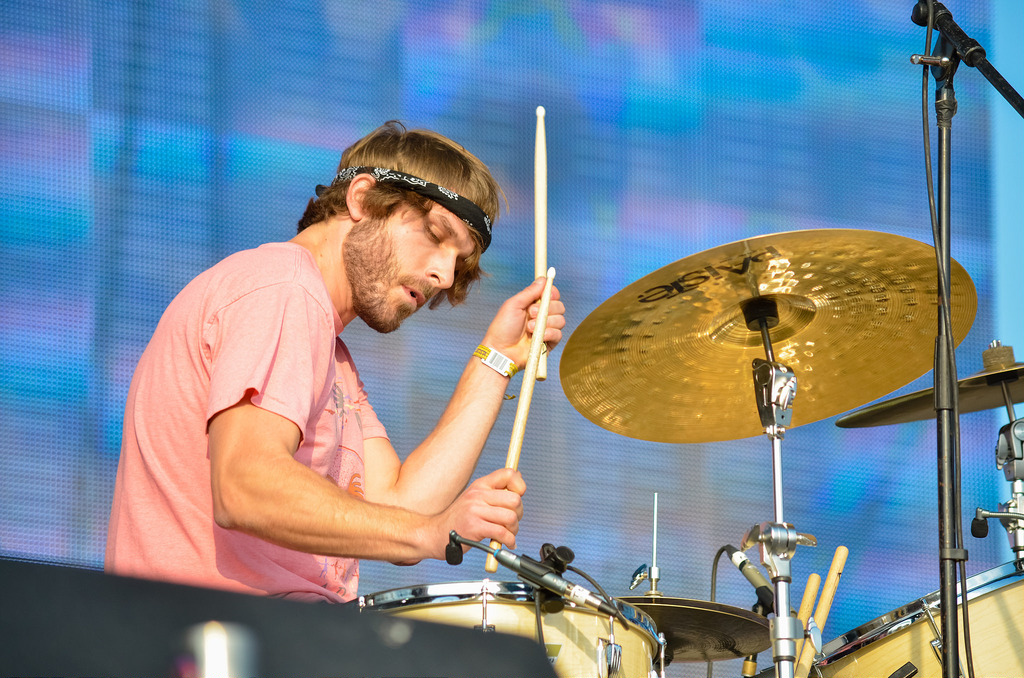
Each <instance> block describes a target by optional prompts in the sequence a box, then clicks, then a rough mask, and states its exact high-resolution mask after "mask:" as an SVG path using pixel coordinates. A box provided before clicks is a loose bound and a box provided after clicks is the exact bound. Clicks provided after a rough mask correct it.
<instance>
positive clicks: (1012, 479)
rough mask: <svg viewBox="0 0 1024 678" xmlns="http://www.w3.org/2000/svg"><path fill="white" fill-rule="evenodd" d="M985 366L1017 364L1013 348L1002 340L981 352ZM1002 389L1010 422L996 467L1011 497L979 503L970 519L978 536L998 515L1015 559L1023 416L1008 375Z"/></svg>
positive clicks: (1022, 502) (1022, 528)
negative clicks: (986, 505)
mask: <svg viewBox="0 0 1024 678" xmlns="http://www.w3.org/2000/svg"><path fill="white" fill-rule="evenodd" d="M982 360H983V361H984V363H985V369H986V370H987V369H998V368H999V367H1009V366H1010V365H1013V364H1014V360H1013V348H1012V347H1010V346H1003V345H1002V344H1001V343H1000V342H999V341H993V342H992V344H991V345H990V346H989V347H988V348H987V349H986V350H985V351H984V353H983V354H982ZM999 386H1000V388H1002V391H1003V403H1004V404H1005V405H1006V413H1007V414H1008V415H1009V417H1010V423H1009V424H1006V425H1004V426H1003V427H1002V428H1001V429H999V440H998V441H997V442H996V468H998V469H1001V470H1002V472H1003V476H1004V477H1005V478H1006V480H1007V481H1008V482H1009V483H1010V501H1008V502H1006V503H1005V504H1002V503H1001V504H999V510H998V511H986V510H985V509H983V508H981V507H979V508H978V509H977V512H976V514H975V517H974V520H973V521H972V522H971V534H972V535H974V536H975V537H978V538H983V537H986V536H988V523H987V522H985V521H986V519H988V518H998V519H999V522H1001V523H1002V524H1003V528H1004V529H1005V530H1006V534H1007V536H1008V537H1009V539H1010V550H1012V551H1013V554H1014V559H1015V560H1024V419H1017V415H1016V413H1015V412H1014V410H1013V397H1012V396H1011V395H1010V387H1009V384H1008V382H1007V380H1006V379H1003V380H1001V381H1000V382H999Z"/></svg>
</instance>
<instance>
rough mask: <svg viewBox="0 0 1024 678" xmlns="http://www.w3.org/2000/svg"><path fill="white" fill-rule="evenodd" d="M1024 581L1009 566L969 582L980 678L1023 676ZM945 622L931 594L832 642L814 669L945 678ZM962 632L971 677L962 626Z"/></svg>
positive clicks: (832, 674)
mask: <svg viewBox="0 0 1024 678" xmlns="http://www.w3.org/2000/svg"><path fill="white" fill-rule="evenodd" d="M1022 575H1024V566H1022V564H1021V563H1009V564H1007V565H1002V566H1000V567H997V568H994V569H992V570H988V571H987V572H982V573H981V574H977V575H975V576H973V577H969V578H968V579H967V600H968V601H969V602H970V608H969V610H968V612H969V613H970V623H971V648H972V650H973V658H974V670H975V673H976V675H979V676H1024V641H1022V639H1024V576H1022ZM941 619H942V617H941V615H940V613H939V593H938V592H935V593H931V594H929V595H927V596H925V597H924V598H921V599H920V600H917V601H914V602H913V603H910V604H908V605H905V606H904V607H901V608H898V609H896V610H893V611H892V612H889V613H888V614H885V615H882V616H881V617H879V618H878V619H875V620H874V621H871V622H868V623H867V624H864V625H863V626H860V627H858V628H856V629H854V630H853V631H850V632H849V633H845V634H843V635H842V636H840V637H838V638H836V639H835V640H833V641H831V642H829V643H828V644H826V645H825V647H824V648H823V652H824V654H825V658H824V659H822V660H820V661H819V662H818V663H817V664H815V666H816V667H817V668H818V670H819V671H820V672H821V675H822V676H823V677H824V678H857V677H859V676H889V675H892V674H893V673H894V672H895V671H896V670H897V669H899V668H900V667H902V666H903V665H904V664H906V663H907V662H910V663H911V664H913V665H914V666H915V667H916V668H917V670H918V673H917V676H918V678H927V677H928V676H941V675H942V647H941V645H942V643H941V638H942V632H941V628H942V627H941V623H942V621H941ZM958 628H959V629H960V662H961V666H962V668H963V673H964V674H965V675H966V661H967V659H966V657H967V655H966V649H965V648H964V639H963V623H962V622H961V623H960V624H958ZM811 675H815V673H814V672H813V671H812V672H811Z"/></svg>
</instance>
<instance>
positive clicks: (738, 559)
mask: <svg viewBox="0 0 1024 678" xmlns="http://www.w3.org/2000/svg"><path fill="white" fill-rule="evenodd" d="M725 552H726V553H728V554H729V560H731V561H732V564H733V565H735V566H736V569H738V570H739V571H740V574H742V575H743V576H744V577H746V578H747V581H749V582H750V583H751V584H752V585H753V587H754V590H755V591H756V592H757V602H758V603H760V605H761V607H763V608H764V609H765V614H771V612H772V611H773V610H774V609H775V593H774V592H773V591H772V585H771V583H770V582H769V581H768V579H767V578H766V577H765V576H764V575H763V574H761V570H759V569H757V566H756V565H754V564H753V563H752V562H750V558H747V554H746V553H744V552H743V551H740V550H739V549H738V548H736V547H735V546H731V545H729V544H726V546H725Z"/></svg>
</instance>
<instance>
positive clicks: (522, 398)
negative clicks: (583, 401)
mask: <svg viewBox="0 0 1024 678" xmlns="http://www.w3.org/2000/svg"><path fill="white" fill-rule="evenodd" d="M554 280H555V269H554V268H549V269H548V272H547V280H545V282H544V292H543V293H542V294H541V297H540V307H539V308H538V310H537V324H536V326H535V327H534V328H533V338H532V339H531V341H530V353H529V357H528V358H527V359H526V372H525V373H524V374H523V385H522V386H521V387H520V390H519V404H518V406H517V407H516V418H515V422H513V424H512V439H511V441H510V442H509V446H508V456H507V457H506V458H505V468H510V469H513V470H516V469H517V468H518V466H519V453H520V451H521V450H522V449H523V436H524V435H525V434H526V418H527V417H528V416H530V401H531V400H533V385H534V383H535V382H536V381H537V364H538V363H539V362H540V356H541V349H542V348H543V347H544V330H545V329H546V328H547V323H548V306H549V305H550V303H551V289H552V287H553V286H554ZM500 546H501V543H500V542H498V541H496V540H493V539H492V540H491V548H499V547H500ZM484 569H485V570H486V571H487V572H497V570H498V561H497V560H495V559H494V556H487V562H486V563H485V564H484Z"/></svg>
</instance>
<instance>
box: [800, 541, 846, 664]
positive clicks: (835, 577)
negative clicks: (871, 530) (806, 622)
mask: <svg viewBox="0 0 1024 678" xmlns="http://www.w3.org/2000/svg"><path fill="white" fill-rule="evenodd" d="M849 554H850V551H849V549H847V548H846V547H845V546H840V547H839V548H837V549H836V554H835V555H834V556H832V567H830V568H829V570H828V576H827V577H826V578H825V585H824V586H823V587H822V588H821V599H820V600H819V601H818V606H817V607H816V608H814V622H815V623H816V624H817V625H818V629H819V630H821V631H824V629H825V622H826V621H828V611H829V609H830V608H831V607H832V599H833V598H834V597H835V595H836V587H838V586H839V579H840V577H842V576H843V568H844V567H846V556H848V555H849ZM815 652H816V650H815V648H814V645H813V644H811V643H804V647H803V650H802V651H801V652H800V661H798V662H797V663H796V671H795V672H794V675H795V676H796V678H807V675H808V674H809V673H810V671H811V662H812V661H814V654H815Z"/></svg>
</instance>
